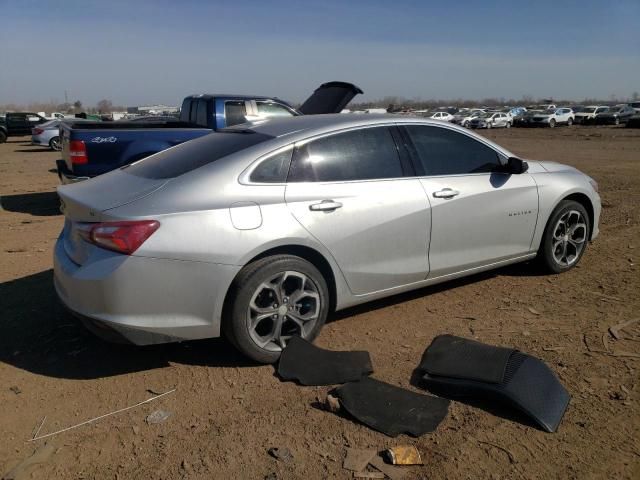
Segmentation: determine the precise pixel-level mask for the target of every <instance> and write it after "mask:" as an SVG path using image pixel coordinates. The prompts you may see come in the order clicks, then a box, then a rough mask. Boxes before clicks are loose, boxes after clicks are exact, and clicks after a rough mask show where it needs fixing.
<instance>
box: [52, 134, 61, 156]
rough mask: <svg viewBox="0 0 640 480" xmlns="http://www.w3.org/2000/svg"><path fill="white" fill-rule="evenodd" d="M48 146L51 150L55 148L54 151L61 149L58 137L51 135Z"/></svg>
mask: <svg viewBox="0 0 640 480" xmlns="http://www.w3.org/2000/svg"><path fill="white" fill-rule="evenodd" d="M49 148H51V150H55V151H56V152H59V151H60V150H62V146H61V145H60V137H53V138H52V139H51V140H49Z"/></svg>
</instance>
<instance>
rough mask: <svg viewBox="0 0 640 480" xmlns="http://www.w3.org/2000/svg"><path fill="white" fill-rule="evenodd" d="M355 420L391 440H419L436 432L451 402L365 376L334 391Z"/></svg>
mask: <svg viewBox="0 0 640 480" xmlns="http://www.w3.org/2000/svg"><path fill="white" fill-rule="evenodd" d="M334 393H335V395H336V396H337V397H338V398H339V399H340V405H341V406H342V408H343V409H345V410H346V411H347V412H348V413H349V414H351V416H353V417H354V418H355V419H356V420H358V421H360V422H362V423H364V424H365V425H367V426H368V427H371V428H373V429H374V430H377V431H378V432H382V433H384V434H385V435H388V436H390V437H395V436H397V435H398V434H400V433H407V434H409V435H412V436H414V437H419V436H421V435H423V434H425V433H429V432H432V431H434V430H435V429H436V428H437V426H438V425H439V424H440V422H442V420H443V419H444V417H445V416H446V415H447V412H448V410H449V400H447V399H445V398H439V397H433V396H431V395H423V394H420V393H415V392H411V391H409V390H405V389H403V388H399V387H396V386H394V385H389V384H388V383H385V382H381V381H379V380H375V379H373V378H369V377H365V378H363V379H362V380H360V381H358V382H352V383H347V384H346V385H342V386H341V387H338V388H337V389H335V391H334Z"/></svg>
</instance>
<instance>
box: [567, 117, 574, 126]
mask: <svg viewBox="0 0 640 480" xmlns="http://www.w3.org/2000/svg"><path fill="white" fill-rule="evenodd" d="M571 125H573V119H572V118H570V119H569V120H567V127H570V126H571Z"/></svg>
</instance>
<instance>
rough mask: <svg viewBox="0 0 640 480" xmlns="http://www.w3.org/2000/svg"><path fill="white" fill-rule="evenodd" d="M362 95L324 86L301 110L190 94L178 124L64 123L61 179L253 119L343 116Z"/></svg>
mask: <svg viewBox="0 0 640 480" xmlns="http://www.w3.org/2000/svg"><path fill="white" fill-rule="evenodd" d="M359 93H362V90H360V89H359V88H358V87H356V86H355V85H353V84H351V83H346V82H329V83H324V84H322V85H321V86H320V87H318V88H317V89H316V90H315V92H313V94H312V95H311V96H310V97H309V98H308V99H307V100H306V101H305V102H304V103H303V104H302V105H301V106H300V107H299V108H298V109H295V108H293V107H292V106H291V105H289V104H288V103H286V102H284V101H282V100H280V99H278V98H275V97H261V96H249V95H190V96H188V97H186V98H185V99H184V100H183V102H182V108H181V110H180V118H179V119H178V118H176V119H175V120H174V121H173V120H171V119H163V120H162V121H156V120H150V121H144V122H135V121H117V122H100V123H93V122H84V123H82V124H80V123H78V124H65V123H61V125H60V138H61V142H62V159H61V160H58V161H57V167H58V176H59V177H60V181H61V182H62V183H71V182H76V181H79V180H86V179H88V178H91V177H95V176H97V175H100V174H103V173H106V172H109V171H111V170H115V169H116V168H120V167H122V166H124V165H128V164H129V163H132V162H135V161H137V160H140V159H142V158H145V157H148V156H149V155H152V154H154V153H157V152H159V151H161V150H165V149H167V148H169V147H173V146H174V145H178V144H180V143H182V142H186V141H188V140H193V139H194V138H198V137H201V136H203V135H207V134H209V133H211V132H213V131H216V130H220V129H222V128H225V127H230V126H232V125H237V124H240V123H245V122H248V121H254V120H259V119H264V118H269V117H275V116H293V115H312V114H322V113H337V112H340V111H342V109H343V108H344V107H345V106H346V105H347V104H348V103H349V102H350V101H351V99H352V98H353V97H354V96H356V95H357V94H359Z"/></svg>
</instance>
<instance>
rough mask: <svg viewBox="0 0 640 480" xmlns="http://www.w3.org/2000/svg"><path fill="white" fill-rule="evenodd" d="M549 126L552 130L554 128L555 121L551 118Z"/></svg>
mask: <svg viewBox="0 0 640 480" xmlns="http://www.w3.org/2000/svg"><path fill="white" fill-rule="evenodd" d="M549 126H550V127H551V128H554V127H555V126H556V119H555V118H552V119H551V120H549Z"/></svg>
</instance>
